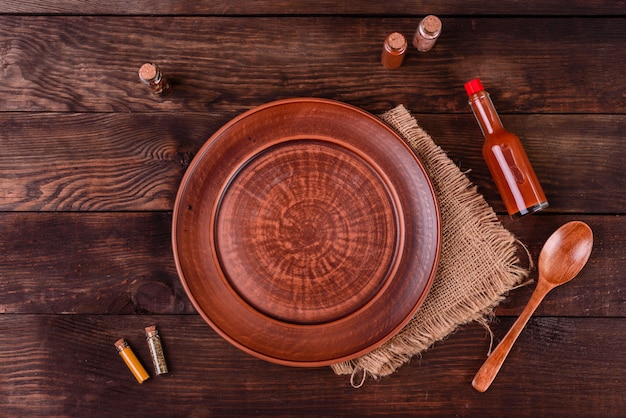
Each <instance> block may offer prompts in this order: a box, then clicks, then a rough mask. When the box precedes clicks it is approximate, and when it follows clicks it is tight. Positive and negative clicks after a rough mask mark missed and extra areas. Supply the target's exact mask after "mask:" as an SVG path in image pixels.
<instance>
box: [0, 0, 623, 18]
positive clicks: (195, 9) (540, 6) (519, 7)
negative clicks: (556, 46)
mask: <svg viewBox="0 0 626 418" xmlns="http://www.w3.org/2000/svg"><path fill="white" fill-rule="evenodd" d="M0 13H7V14H8V13H23V14H26V13H27V14H48V13H50V14H75V13H80V14H105V15H146V14H150V15H172V14H179V15H205V14H210V15H259V14H260V15H265V14H271V15H286V14H298V15H301V14H321V15H344V14H347V15H364V14H375V15H397V14H403V15H416V16H423V15H424V14H429V13H430V14H441V15H450V14H453V15H454V14H480V15H494V14H496V15H501V14H513V15H537V14H544V15H561V16H563V15H590V16H593V15H609V14H615V15H623V14H624V2H623V1H605V0H593V1H582V0H572V1H569V2H568V3H567V7H563V6H562V5H560V4H559V3H555V2H544V1H541V0H533V1H525V2H514V3H511V4H505V3H503V2H501V1H497V0H488V1H479V0H464V1H462V0H454V1H447V2H446V3H445V4H442V3H441V2H439V1H436V0H427V1H420V2H419V4H416V3H415V2H414V1H410V0H396V1H394V2H392V3H389V2H373V1H368V0H356V1H354V0H353V1H350V2H336V1H331V0H301V1H298V2H291V1H286V0H279V1H272V0H264V1H254V2H249V1H245V0H213V1H207V0H200V1H186V2H180V1H176V0H161V1H159V2H158V3H154V2H153V1H149V0H137V1H134V2H132V3H128V2H126V1H123V0H110V1H104V0H95V1H89V2H84V1H81V0H54V1H45V0H20V1H15V0H2V1H0Z"/></svg>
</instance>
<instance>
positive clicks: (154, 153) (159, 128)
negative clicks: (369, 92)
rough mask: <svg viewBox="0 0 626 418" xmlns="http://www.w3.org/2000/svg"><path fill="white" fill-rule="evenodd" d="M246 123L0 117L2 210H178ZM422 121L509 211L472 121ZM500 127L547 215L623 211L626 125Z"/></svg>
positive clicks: (555, 119) (511, 121)
mask: <svg viewBox="0 0 626 418" xmlns="http://www.w3.org/2000/svg"><path fill="white" fill-rule="evenodd" d="M494 96H495V95H494ZM494 100H495V101H496V102H497V101H498V98H497V97H494ZM496 105H497V103H496ZM245 110H247V109H245ZM366 110H368V109H366ZM410 110H412V109H410ZM370 111H375V109H370ZM238 115H239V113H236V112H221V113H219V114H196V113H183V114H178V113H170V112H163V113H158V114H152V113H149V114H136V113H132V114H125V113H119V114H118V113H114V114H72V113H70V114H61V115H58V114H47V113H43V114H40V113H34V114H33V113H25V114H22V113H1V112H0V148H1V149H2V150H3V151H2V153H1V154H0V209H1V210H6V211H32V210H38V211H39V210H42V211H70V210H71V211H77V210H78V211H96V210H98V211H102V210H108V211H120V210H171V209H172V208H173V205H174V198H175V196H176V192H177V190H178V186H179V183H180V180H181V178H182V175H183V173H184V171H185V169H186V167H187V166H188V165H189V163H190V162H191V160H192V158H193V157H194V155H195V153H196V152H197V151H198V150H199V149H200V147H201V146H202V144H204V142H205V141H206V140H207V139H208V138H209V137H210V136H211V135H212V134H213V133H214V132H215V131H217V130H218V129H219V128H220V127H221V126H222V125H223V124H225V123H227V122H228V121H229V120H230V119H232V118H234V117H235V116H238ZM414 115H415V117H416V118H417V119H418V122H419V123H420V125H421V126H422V127H423V128H424V129H425V130H426V131H427V132H428V133H429V134H430V135H431V136H432V137H433V139H434V140H435V142H436V143H437V144H439V145H440V146H441V147H442V148H443V149H444V151H446V152H448V154H449V156H450V158H451V159H452V160H453V161H454V162H455V163H457V164H458V165H459V167H460V168H461V170H463V171H466V170H471V171H469V173H468V177H469V178H470V180H471V181H473V182H474V183H475V184H477V185H478V187H479V192H480V193H482V194H483V195H484V196H485V198H486V199H487V201H488V202H489V203H490V204H491V205H493V207H494V208H495V209H496V210H497V211H499V212H504V206H503V204H502V202H501V200H500V197H499V195H498V193H497V191H496V189H495V185H494V183H493V180H492V179H491V176H490V174H489V172H488V170H487V168H486V165H485V163H484V160H483V158H482V155H481V151H480V150H481V146H482V141H483V139H482V134H481V132H480V129H479V127H478V125H477V123H476V121H475V120H474V117H473V116H472V115H470V114H463V115H445V114H436V115H435V114H419V113H414ZM502 120H503V123H504V124H505V126H506V127H507V128H508V129H509V130H511V131H512V132H515V133H516V134H518V135H519V136H520V137H521V138H522V142H523V143H524V147H525V149H526V152H527V153H528V155H529V158H530V161H531V163H532V164H533V167H534V168H535V171H536V172H537V176H538V177H539V181H540V182H541V184H542V186H543V188H544V191H545V192H546V195H547V196H548V201H549V202H550V208H549V209H548V210H547V211H548V212H559V213H564V212H565V213H581V212H587V213H623V212H624V208H625V207H626V195H625V194H624V193H622V191H623V190H625V189H626V176H624V175H623V173H622V162H623V161H624V160H626V150H625V148H624V147H622V146H621V141H622V138H623V132H624V131H626V117H624V116H623V115H580V116H578V115H576V116H574V115H503V116H502Z"/></svg>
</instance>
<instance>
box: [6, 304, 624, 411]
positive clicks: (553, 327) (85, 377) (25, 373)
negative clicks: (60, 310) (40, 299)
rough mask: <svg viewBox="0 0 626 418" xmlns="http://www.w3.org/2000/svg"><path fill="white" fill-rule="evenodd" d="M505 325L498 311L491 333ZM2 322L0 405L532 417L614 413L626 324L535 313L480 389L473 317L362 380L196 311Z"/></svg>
mask: <svg viewBox="0 0 626 418" xmlns="http://www.w3.org/2000/svg"><path fill="white" fill-rule="evenodd" d="M153 324H156V325H157V326H158V328H159V330H160V335H161V337H162V341H163V345H164V350H165V354H166V358H167V361H168V366H169V369H170V373H168V374H167V375H163V376H155V374H154V372H153V370H152V366H151V364H150V359H149V355H148V348H147V345H146V342H145V335H144V332H143V329H144V327H145V326H148V325H153ZM510 324H511V320H510V319H502V320H501V321H500V322H498V323H497V325H495V326H494V330H495V332H496V334H498V335H501V333H503V332H505V331H506V329H508V328H509V327H510ZM0 327H2V330H3V332H4V333H5V334H8V335H11V339H6V338H4V339H2V340H0V353H1V354H0V358H1V359H2V362H0V387H2V391H3V393H4V394H9V395H10V396H1V397H0V407H1V408H2V410H3V411H4V413H5V414H7V415H12V416H31V415H46V416H77V415H85V414H95V415H97V416H108V415H120V414H121V415H135V416H137V415H144V413H148V412H151V411H154V410H155V409H158V414H159V415H160V416H294V415H302V416H413V415H417V414H418V415H419V416H441V413H442V411H450V412H452V413H457V414H461V415H467V416H486V415H489V416H528V415H532V414H534V413H536V412H537V410H538V409H537V408H538V406H541V412H542V413H546V414H555V415H561V414H563V415H570V414H580V415H584V416H618V415H620V414H621V412H623V410H622V409H621V406H622V405H623V401H622V399H621V397H622V395H623V393H624V391H626V381H625V380H624V378H623V376H624V374H625V373H626V366H625V365H626V355H625V354H624V351H623V350H622V349H621V347H623V345H624V344H626V325H625V323H624V322H623V321H619V322H616V321H613V320H611V319H600V318H579V319H575V318H560V317H554V318H536V319H533V320H531V322H530V323H529V324H528V327H527V329H526V330H525V332H524V333H523V334H522V335H521V337H520V339H519V340H518V343H517V345H516V346H515V348H514V350H513V351H512V352H511V354H510V357H509V359H508V362H507V363H506V364H505V365H504V367H503V369H502V371H501V373H500V375H499V376H498V379H497V380H496V382H495V383H494V385H493V386H492V387H491V389H490V390H489V391H488V392H487V393H485V394H479V393H478V392H476V391H474V389H472V387H471V385H470V382H471V379H472V376H473V373H474V372H475V370H477V369H478V367H479V366H480V363H481V361H482V358H483V356H485V354H486V352H487V349H488V346H489V337H488V336H487V335H486V332H485V330H484V329H483V328H481V327H480V326H478V325H471V326H467V327H465V328H463V332H458V333H456V334H454V335H452V336H451V337H450V338H449V339H448V340H446V342H445V344H438V345H436V346H435V347H433V348H432V349H431V350H430V351H428V352H426V353H425V354H424V355H423V356H422V358H421V359H420V360H419V361H415V362H412V363H411V364H409V365H407V366H405V367H403V368H402V369H401V370H400V371H399V372H397V373H396V374H394V375H392V376H390V377H387V378H383V379H381V380H380V381H378V382H375V383H374V382H369V384H367V385H366V386H365V387H363V388H361V389H359V390H355V389H354V388H352V387H351V386H350V384H349V382H348V379H349V378H348V376H335V375H333V373H332V372H331V371H330V369H328V368H319V369H306V370H305V369H297V368H287V367H282V366H277V365H273V364H270V363H266V362H263V361H261V360H258V359H255V358H253V357H251V356H248V355H246V354H244V353H243V352H240V351H239V350H237V349H236V348H234V347H232V346H230V345H229V344H228V343H226V342H225V341H223V340H222V339H221V338H219V337H218V336H217V335H215V334H214V333H213V332H212V331H211V330H210V328H209V327H208V326H207V325H205V324H204V323H203V322H202V320H201V319H200V318H199V317H198V316H196V315H186V316H180V315H175V316H169V315H159V316H152V315H134V316H127V315H121V316H117V315H112V316H107V315H105V316H100V315H93V316H92V315H2V316H0ZM121 337H124V338H125V339H126V340H127V341H128V342H129V344H130V346H131V347H132V349H133V351H134V352H135V354H136V355H137V357H138V358H139V359H140V361H141V362H142V363H143V364H144V366H145V367H146V368H147V370H148V371H149V373H150V374H151V376H152V377H151V378H150V379H149V380H147V381H146V382H144V383H143V384H142V385H139V384H137V382H136V381H135V379H134V378H133V376H132V375H131V373H130V371H128V369H127V368H126V366H125V365H124V363H123V362H122V360H121V359H120V358H119V356H118V354H117V352H116V351H115V348H114V347H113V343H114V342H115V341H116V340H117V339H118V338H121ZM598 341H602V344H598V343H597V342H598ZM608 353H610V354H611V355H610V356H608V355H607V354H608ZM598 356H600V357H602V358H603V361H602V363H601V364H600V365H599V364H598V362H597V358H598ZM77 382H80V383H79V384H77ZM544 385H546V386H548V387H553V388H560V390H557V391H546V390H545V387H544ZM608 387H610V388H611V390H607V388H608ZM520 388H523V390H520ZM598 392H602V393H603V395H602V396H601V397H598V396H597V393H598ZM451 393H454V396H451V395H450V394H451ZM572 393H576V396H575V397H572V396H571V395H572ZM381 403H382V405H384V407H381Z"/></svg>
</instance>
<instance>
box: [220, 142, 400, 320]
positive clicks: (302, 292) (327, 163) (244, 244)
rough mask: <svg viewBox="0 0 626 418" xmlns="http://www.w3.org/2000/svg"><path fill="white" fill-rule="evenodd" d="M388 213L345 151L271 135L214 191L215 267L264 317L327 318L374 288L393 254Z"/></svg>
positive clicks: (383, 188) (379, 184) (389, 203)
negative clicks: (217, 197)
mask: <svg viewBox="0 0 626 418" xmlns="http://www.w3.org/2000/svg"><path fill="white" fill-rule="evenodd" d="M398 210H399V209H398V208H397V205H396V204H395V203H394V200H393V198H392V196H391V194H390V192H389V187H388V185H387V184H386V183H385V181H384V179H383V178H382V177H381V176H380V175H379V174H378V172H377V170H376V169H375V167H372V166H371V165H370V164H369V163H368V162H367V161H366V160H365V159H364V158H362V157H361V156H359V155H358V154H357V153H355V152H354V151H352V150H350V149H348V148H345V147H344V146H342V145H341V144H340V143H336V142H332V141H325V140H319V139H298V140H289V141H285V142H281V143H279V144H277V145H273V146H271V147H270V148H268V149H266V150H263V151H261V152H259V153H258V154H256V155H254V156H253V157H252V158H250V159H249V160H248V161H247V162H246V163H245V164H243V165H242V166H241V167H240V169H239V170H238V172H237V174H236V175H234V176H233V178H232V179H231V182H230V184H229V185H228V187H227V188H226V191H225V192H224V194H223V196H222V199H221V202H220V205H219V207H218V210H217V216H216V224H215V228H216V234H215V236H216V237H217V238H216V243H215V244H216V249H217V255H218V258H219V263H220V267H221V269H222V271H223V273H224V276H225V277H226V279H227V280H228V282H229V284H230V286H231V287H232V288H233V289H234V290H235V292H236V293H237V294H238V295H239V296H240V297H241V298H243V299H244V300H245V301H246V302H247V303H248V304H249V305H251V306H252V307H253V308H254V309H255V310H257V311H259V312H261V313H263V314H264V315H267V316H269V317H272V318H274V319H277V320H279V321H283V322H288V323H293V324H320V323H327V322H332V321H336V320H338V319H341V318H342V317H345V316H347V315H349V314H351V313H353V312H355V311H357V310H358V309H360V308H361V307H363V306H364V305H365V304H367V303H368V302H369V301H371V300H372V299H373V298H375V297H376V295H377V294H378V293H379V292H380V291H381V289H382V288H383V287H384V285H385V282H386V281H387V279H388V277H389V276H390V272H391V271H392V269H393V265H394V262H395V260H396V258H397V256H398V254H397V252H398V251H399V250H398V248H399V244H398V242H399V231H398V228H399V227H398V219H399V214H398V213H397V212H398Z"/></svg>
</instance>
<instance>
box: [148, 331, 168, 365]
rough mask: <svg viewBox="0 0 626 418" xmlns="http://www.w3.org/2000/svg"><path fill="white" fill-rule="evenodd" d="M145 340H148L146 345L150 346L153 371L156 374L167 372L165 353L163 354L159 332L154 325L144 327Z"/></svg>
mask: <svg viewBox="0 0 626 418" xmlns="http://www.w3.org/2000/svg"><path fill="white" fill-rule="evenodd" d="M146 341H148V347H149V348H150V356H151V357H152V364H153V365H154V371H155V372H156V374H165V373H167V363H166V362H165V355H164V354H163V346H162V345H161V337H159V333H158V331H157V329H156V326H155V325H152V326H150V327H146Z"/></svg>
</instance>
